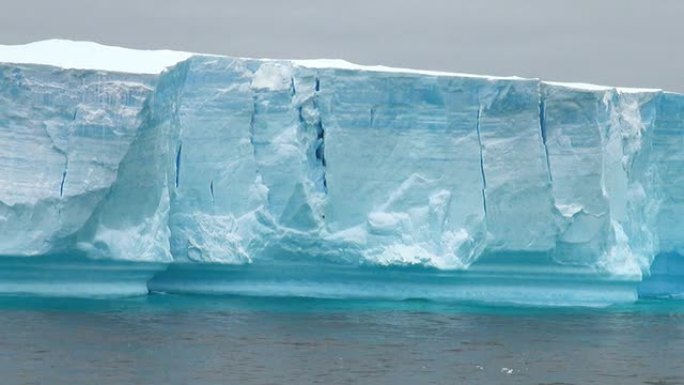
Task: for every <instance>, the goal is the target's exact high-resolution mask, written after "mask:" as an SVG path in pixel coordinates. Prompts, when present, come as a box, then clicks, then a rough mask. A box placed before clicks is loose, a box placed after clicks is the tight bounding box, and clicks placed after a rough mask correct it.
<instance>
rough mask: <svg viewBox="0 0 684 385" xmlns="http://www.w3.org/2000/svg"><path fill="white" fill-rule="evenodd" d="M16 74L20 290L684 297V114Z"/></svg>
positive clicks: (49, 50) (328, 83)
mask: <svg viewBox="0 0 684 385" xmlns="http://www.w3.org/2000/svg"><path fill="white" fill-rule="evenodd" d="M60 50H66V51H71V55H68V54H62V55H57V54H55V52H59V51H60ZM75 56H81V57H86V58H88V60H87V61H86V60H80V61H79V60H77V59H74V57H75ZM98 58H99V59H98ZM0 62H7V63H6V64H2V65H0V137H1V138H2V139H1V140H0V178H1V179H2V181H3V184H2V187H0V230H1V231H0V255H3V256H5V257H6V258H4V260H6V261H11V265H12V266H16V264H20V265H22V266H23V264H28V265H30V264H31V263H32V262H31V261H43V262H41V263H40V264H37V265H39V266H44V261H45V260H49V261H52V262H51V263H53V265H59V263H60V261H71V262H70V263H71V264H73V263H75V262H73V259H74V258H77V259H79V260H85V261H92V263H91V264H89V265H88V264H86V266H100V267H99V268H101V266H102V265H103V264H104V265H105V266H107V269H109V270H108V271H110V272H111V271H114V270H115V271H121V270H127V269H129V270H130V269H133V268H132V267H130V266H147V267H146V268H142V271H144V272H145V273H144V274H142V273H141V274H139V275H135V277H136V278H135V279H134V280H137V281H136V282H139V287H138V289H137V290H139V291H140V292H147V290H159V291H203V292H215V291H218V292H236V293H249V294H264V295H322V296H348V295H352V296H368V297H374V296H377V297H392V298H410V297H430V298H433V297H435V298H436V297H439V298H445V299H472V300H493V301H506V302H524V303H545V304H561V303H612V302H615V301H629V300H634V299H635V298H636V296H637V292H638V291H640V292H641V293H642V295H677V294H680V293H681V292H682V290H681V286H682V285H680V284H678V283H677V282H678V278H677V277H678V276H680V275H681V274H682V273H681V271H680V270H684V269H679V268H672V269H668V268H665V269H663V268H658V269H654V274H653V277H654V278H649V277H651V269H650V268H651V265H652V264H653V261H654V259H657V258H659V256H666V257H663V258H667V259H668V261H670V260H671V261H675V262H673V263H669V264H668V266H681V265H682V264H681V263H680V262H678V261H679V259H680V258H681V257H680V254H681V253H683V252H684V250H683V249H684V237H682V230H684V225H683V224H682V220H681V218H682V215H683V214H684V172H683V171H682V170H683V169H684V168H683V167H684V149H683V148H682V146H681V143H682V138H684V95H680V94H676V93H669V92H663V91H660V90H638V89H623V88H613V87H602V86H594V85H584V84H570V83H555V82H543V81H540V80H537V79H522V78H515V77H512V78H503V77H486V76H473V75H463V74H451V73H436V72H427V71H410V70H401V69H393V68H385V67H363V66H357V65H352V64H350V63H346V62H341V61H325V60H321V61H287V60H265V59H263V60H257V59H241V58H230V57H223V56H210V55H194V54H188V53H182V52H175V53H174V52H169V51H161V52H156V53H155V52H147V51H134V50H124V49H120V48H114V47H104V46H98V45H94V44H92V43H77V42H63V41H48V42H41V43H35V44H32V45H27V46H18V47H16V46H15V47H12V46H6V47H0ZM9 63H13V64H9ZM166 66H168V68H167V69H165V70H163V71H162V69H163V68H165V67H166ZM64 67H67V68H64ZM24 257H33V258H24ZM7 263H9V262H7ZM98 264H100V265H98ZM117 264H123V265H121V266H124V267H121V266H120V265H117ZM65 265H68V266H71V265H69V264H66V262H65ZM656 265H658V264H654V266H656ZM660 265H662V263H660ZM79 266H80V265H79ZM112 266H119V267H117V268H113V267H112ZM125 266H129V267H128V268H127V267H125ZM149 266H156V267H155V268H150V267H149ZM27 269H28V271H31V268H27ZM79 269H81V270H84V269H85V270H86V271H91V270H93V269H96V268H95V267H92V268H90V270H88V269H89V268H88V267H79ZM416 269H417V270H416ZM5 270H6V271H17V269H14V270H13V269H9V270H8V269H5ZM18 270H21V271H25V270H23V268H22V269H18ZM217 272H220V273H217ZM25 274H28V273H25ZM64 274H65V275H66V276H69V275H70V274H71V273H70V272H66V273H64ZM5 275H6V277H4V278H3V280H4V284H3V285H0V289H1V290H2V291H5V292H16V291H20V292H35V291H41V292H48V293H49V292H51V291H53V290H56V289H55V287H62V288H64V286H63V285H64V284H65V280H57V281H55V282H57V283H56V284H55V285H53V286H50V285H48V286H45V282H44V281H43V282H37V283H36V282H33V283H30V284H29V283H26V279H25V277H24V278H22V279H24V281H22V282H23V283H21V284H18V283H16V282H14V281H13V278H12V277H11V275H12V274H10V273H6V274H5ZM101 276H102V277H107V276H108V275H107V273H103V274H101ZM111 276H112V277H114V276H116V274H114V273H111ZM126 277H127V278H126V280H129V279H130V275H126ZM98 279H100V275H98ZM117 279H118V278H117ZM41 280H44V277H43V276H41V278H39V279H35V280H34V281H41ZM78 280H79V276H78V274H76V273H74V276H73V281H78ZM643 280H646V283H644V284H642V285H641V288H640V289H639V288H638V286H639V283H640V282H641V281H643ZM11 281H12V282H14V283H12V284H10V283H9V282H11ZM67 281H68V279H67ZM117 282H118V281H117ZM117 282H114V281H112V282H110V283H108V285H109V288H108V289H107V290H104V291H97V290H95V292H96V293H101V292H106V293H110V292H112V293H116V292H117V289H116V285H117ZM72 283H73V282H72ZM91 283H92V282H91ZM118 284H120V282H118ZM31 285H33V286H31ZM60 285H61V286H60ZM37 287H39V288H40V289H36V288H37ZM88 287H89V286H88V285H81V286H78V287H77V288H76V289H74V290H75V291H82V292H84V293H86V292H88ZM91 291H92V290H91ZM119 291H120V292H125V293H129V292H135V291H136V289H133V290H131V289H130V287H128V289H126V290H119ZM59 292H60V293H63V292H64V290H61V291H59Z"/></svg>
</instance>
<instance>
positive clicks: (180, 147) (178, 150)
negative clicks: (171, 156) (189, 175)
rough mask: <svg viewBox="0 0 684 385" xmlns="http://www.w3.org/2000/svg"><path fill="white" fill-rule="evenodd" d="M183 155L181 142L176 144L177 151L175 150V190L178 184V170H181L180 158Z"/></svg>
mask: <svg viewBox="0 0 684 385" xmlns="http://www.w3.org/2000/svg"><path fill="white" fill-rule="evenodd" d="M182 153H183V142H180V143H179V144H178V149H177V150H176V188H178V185H179V184H180V168H181V156H182Z"/></svg>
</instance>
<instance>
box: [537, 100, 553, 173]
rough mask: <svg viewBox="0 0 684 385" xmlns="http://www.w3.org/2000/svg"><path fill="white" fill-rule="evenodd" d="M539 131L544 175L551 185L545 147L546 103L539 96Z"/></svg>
mask: <svg viewBox="0 0 684 385" xmlns="http://www.w3.org/2000/svg"><path fill="white" fill-rule="evenodd" d="M539 130H540V131H541V139H542V146H544V159H545V160H546V173H547V176H548V179H549V183H553V175H552V174H551V161H550V160H549V148H548V147H547V146H546V141H547V137H546V102H545V101H544V95H542V94H541V93H540V94H539Z"/></svg>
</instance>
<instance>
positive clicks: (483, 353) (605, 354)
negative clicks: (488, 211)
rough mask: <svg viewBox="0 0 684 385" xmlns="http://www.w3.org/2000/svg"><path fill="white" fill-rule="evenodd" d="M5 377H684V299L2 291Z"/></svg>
mask: <svg viewBox="0 0 684 385" xmlns="http://www.w3.org/2000/svg"><path fill="white" fill-rule="evenodd" d="M0 384H4V385H11V384H74V385H75V384H89V385H90V384H102V385H108V384H245V385H249V384H392V385H401V384H604V385H605V384H662V385H664V384H684V302H680V301H662V302H661V301H644V302H639V303H637V304H633V305H627V306H617V307H609V308H600V309H591V308H524V307H515V308H514V307H511V308H508V307H485V306H477V305H463V304H460V305H456V304H440V303H433V302H426V301H404V302H391V301H387V302H378V301H345V300H320V299H297V298H253V297H209V296H175V295H151V296H147V297H137V298H128V299H116V300H112V299H107V300H102V299H101V300H76V299H71V300H67V299H54V298H53V299H47V298H29V297H5V298H1V299H0Z"/></svg>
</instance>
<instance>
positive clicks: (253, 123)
mask: <svg viewBox="0 0 684 385" xmlns="http://www.w3.org/2000/svg"><path fill="white" fill-rule="evenodd" d="M294 92H295V90H294V84H292V93H293V95H294ZM256 114H257V94H256V93H255V92H252V114H251V116H250V117H249V144H250V146H252V156H253V157H254V167H255V172H256V175H257V179H258V180H259V181H261V180H262V179H261V169H260V168H259V162H258V158H257V148H256V144H255V143H254V137H255V136H256Z"/></svg>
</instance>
